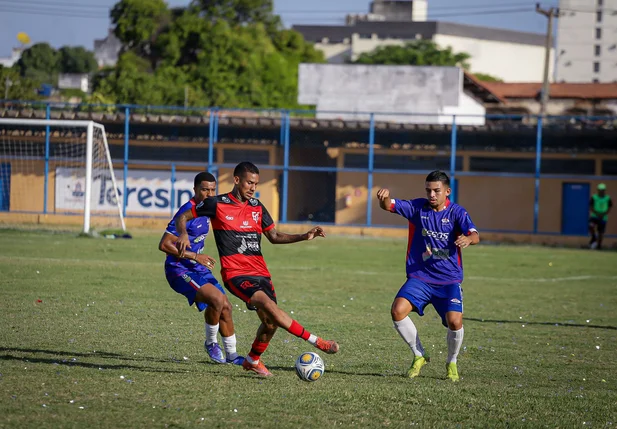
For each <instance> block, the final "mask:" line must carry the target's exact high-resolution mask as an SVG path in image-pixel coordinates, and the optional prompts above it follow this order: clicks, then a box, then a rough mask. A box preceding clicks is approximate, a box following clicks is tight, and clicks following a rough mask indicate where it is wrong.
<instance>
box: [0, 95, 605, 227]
mask: <svg viewBox="0 0 617 429" xmlns="http://www.w3.org/2000/svg"><path fill="white" fill-rule="evenodd" d="M26 109H33V110H36V111H39V112H40V111H44V112H45V114H44V118H47V119H54V118H57V117H58V115H57V112H58V111H62V112H74V113H76V114H77V117H75V119H81V118H83V116H84V114H90V115H91V114H92V113H93V112H100V113H105V114H118V115H120V114H121V115H122V116H123V119H124V127H123V135H124V151H123V159H122V160H121V163H122V165H123V170H124V177H128V176H129V163H132V164H139V163H140V161H136V160H132V159H131V158H130V139H131V138H130V137H131V131H132V128H133V127H134V126H135V123H134V122H132V117H134V115H135V114H146V115H148V114H165V115H181V116H190V115H197V116H201V117H204V118H208V121H207V125H206V124H205V122H204V136H203V137H204V139H205V137H206V136H205V131H206V130H205V127H206V126H207V128H208V129H207V145H208V151H207V159H204V160H200V161H197V160H196V161H194V162H192V163H188V164H187V163H182V162H177V161H175V160H170V162H167V163H166V165H169V166H170V170H171V190H170V193H171V196H172V198H171V211H173V210H174V209H175V208H176V207H174V201H175V198H174V196H175V189H174V183H175V180H176V174H177V171H178V168H179V167H182V166H186V165H203V166H204V168H205V169H207V170H208V171H211V172H214V173H217V172H218V169H219V168H221V167H233V166H234V165H235V164H231V163H229V164H226V163H225V162H223V161H224V160H223V161H221V160H219V162H217V161H216V160H215V156H214V154H215V146H216V145H217V143H218V142H219V131H220V130H221V127H220V118H221V113H222V112H223V111H222V110H221V109H218V108H204V109H200V108H194V107H189V108H184V107H170V106H134V105H83V104H79V105H71V104H66V103H50V102H24V101H7V100H4V101H1V100H0V114H1V112H2V111H4V112H5V113H6V112H11V111H15V112H23V111H24V110H26ZM15 112H13V113H15ZM224 112H225V114H230V112H236V113H237V114H238V115H242V114H246V115H247V116H251V117H252V116H253V115H256V114H259V115H261V116H262V117H269V118H274V119H276V120H277V121H280V130H279V131H278V133H277V134H278V142H277V143H278V145H280V146H281V147H282V154H283V159H282V163H281V164H280V165H268V166H266V165H263V166H262V165H260V168H264V169H274V170H278V171H280V172H281V174H282V183H281V190H280V208H281V210H280V219H281V221H282V222H288V221H290V220H289V218H288V205H289V193H290V187H289V174H290V172H293V171H311V172H323V173H340V172H362V173H366V174H367V188H368V189H369V190H371V189H372V188H373V185H374V176H375V174H383V173H391V174H410V173H425V172H426V171H424V170H423V169H412V170H400V169H387V168H376V164H375V159H376V154H375V150H376V146H377V144H378V143H377V140H378V138H379V135H380V134H379V132H380V129H379V127H378V124H380V123H382V122H381V121H380V117H381V116H384V115H388V116H392V115H398V116H401V117H408V116H413V115H404V114H400V113H378V114H377V113H372V112H354V115H356V116H358V117H361V118H360V119H358V122H361V123H365V124H368V126H367V129H366V128H360V129H359V130H360V131H357V132H362V133H366V145H365V146H364V147H365V149H366V151H367V154H368V157H367V164H366V166H365V167H363V168H356V167H355V166H354V167H349V166H345V165H343V166H340V165H339V166H323V165H302V166H301V165H292V164H291V163H290V150H291V139H292V135H291V124H292V120H293V119H297V118H306V119H311V118H314V116H315V114H316V112H315V111H310V110H277V109H262V110H243V109H225V110H224ZM320 113H327V114H329V115H331V116H336V115H337V114H340V115H346V114H348V113H349V112H320ZM80 114H81V116H80ZM11 116H13V117H15V116H16V115H15V114H12V115H11ZM20 116H21V117H24V116H23V115H21V113H20ZM416 116H423V117H427V116H435V115H434V114H433V115H429V114H418V115H416ZM440 117H441V119H442V120H444V118H445V120H447V123H443V124H442V128H441V129H442V130H443V129H446V130H447V132H448V133H449V139H448V141H449V147H448V149H447V150H448V152H449V166H448V168H447V169H446V170H448V172H449V175H450V177H451V181H452V196H451V199H452V200H453V201H455V202H456V201H457V194H458V186H457V182H458V179H459V177H466V176H486V177H519V178H533V179H534V205H533V229H532V230H530V231H517V232H525V233H539V232H542V231H540V228H539V217H540V184H541V180H542V179H544V178H576V179H577V180H593V181H597V180H604V181H615V180H617V175H615V176H614V175H613V174H615V173H610V174H609V175H606V174H602V171H600V174H598V171H597V170H596V171H594V174H586V175H585V174H583V175H580V174H579V175H571V174H567V172H565V174H546V173H543V172H542V158H543V153H544V151H543V139H544V136H545V133H546V132H547V130H550V129H556V128H559V127H561V128H563V129H566V128H567V127H568V126H576V127H577V129H588V130H594V132H613V131H615V130H616V124H617V117H584V116H567V117H566V116H551V117H546V118H541V117H537V116H533V115H485V116H478V115H443V114H442V115H440ZM100 122H102V123H103V124H105V122H106V119H105V117H103V120H101V121H100ZM401 122H406V121H404V120H402V121H401ZM486 122H488V123H489V124H502V123H504V122H505V123H506V124H509V125H507V126H506V128H508V127H514V128H516V127H519V128H520V127H522V128H524V129H526V130H528V131H529V130H531V131H533V136H534V137H533V139H534V141H533V143H532V142H529V141H528V142H526V146H530V143H532V145H533V146H534V147H535V163H534V166H535V171H533V172H523V173H520V172H505V171H494V172H478V171H476V172H472V171H464V169H463V168H461V167H460V166H458V165H457V162H458V158H457V154H458V146H459V141H460V139H461V130H462V129H464V128H465V127H471V128H473V127H478V126H480V127H486V125H483V123H486ZM469 123H472V125H465V124H469ZM473 123H476V125H473ZM478 124H480V125H478ZM140 125H141V126H147V124H140ZM489 128H490V127H489ZM607 130H608V131H607ZM472 132H473V130H472ZM615 132H616V133H617V131H615ZM116 158H117V157H116ZM615 159H617V157H616V158H615ZM44 160H45V185H46V186H45V188H44V189H45V195H44V208H45V209H44V211H45V212H47V207H48V204H47V202H48V201H47V200H48V195H47V189H48V187H47V181H48V176H49V162H50V139H49V127H47V129H46V138H45V158H44ZM118 161H120V160H119V159H114V162H118ZM147 163H148V164H152V161H148V162H147ZM429 170H432V168H430V169H429ZM122 195H123V196H124V197H123V198H124V205H123V206H124V210H125V215H126V206H127V204H126V203H127V199H128V194H127V180H125V181H124V189H123V192H122ZM372 204H373V201H372V198H369V199H368V202H367V205H366V223H365V226H375V222H374V220H373V219H374V216H373V213H372V210H373V208H372Z"/></svg>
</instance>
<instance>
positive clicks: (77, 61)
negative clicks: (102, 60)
mask: <svg viewBox="0 0 617 429" xmlns="http://www.w3.org/2000/svg"><path fill="white" fill-rule="evenodd" d="M58 53H59V55H60V59H59V61H60V67H59V68H60V71H61V72H62V73H93V72H95V71H96V70H97V69H98V63H97V62H96V58H95V57H94V53H93V52H92V51H88V50H86V49H85V48H83V47H81V46H77V47H71V46H63V47H62V48H60V50H59V51H58Z"/></svg>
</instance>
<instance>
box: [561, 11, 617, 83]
mask: <svg viewBox="0 0 617 429" xmlns="http://www.w3.org/2000/svg"><path fill="white" fill-rule="evenodd" d="M559 10H560V15H559V19H558V20H557V21H558V23H557V29H558V34H557V52H558V53H559V54H558V56H557V73H556V80H557V81H558V82H617V0H560V2H559Z"/></svg>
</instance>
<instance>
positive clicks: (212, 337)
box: [206, 323, 219, 344]
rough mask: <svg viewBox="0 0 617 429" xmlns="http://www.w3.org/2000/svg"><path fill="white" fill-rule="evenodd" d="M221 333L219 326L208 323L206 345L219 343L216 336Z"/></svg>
mask: <svg viewBox="0 0 617 429" xmlns="http://www.w3.org/2000/svg"><path fill="white" fill-rule="evenodd" d="M218 332H219V324H218V323H217V324H216V325H208V323H206V344H212V343H216V342H218V340H217V338H216V334H218Z"/></svg>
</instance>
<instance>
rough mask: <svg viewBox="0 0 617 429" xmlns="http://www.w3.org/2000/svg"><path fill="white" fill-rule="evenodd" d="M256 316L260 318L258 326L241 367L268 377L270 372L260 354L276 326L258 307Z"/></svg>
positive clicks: (270, 374) (267, 344)
mask: <svg viewBox="0 0 617 429" xmlns="http://www.w3.org/2000/svg"><path fill="white" fill-rule="evenodd" d="M256 311H257V316H258V317H259V320H261V324H260V325H259V328H257V334H256V335H255V341H253V344H252V345H251V351H250V352H249V353H248V354H247V356H246V360H245V361H244V363H243V364H242V367H243V368H244V369H245V370H247V371H253V372H255V373H256V374H258V375H261V376H262V377H270V376H272V373H271V372H270V371H268V368H266V366H265V365H264V364H263V362H262V361H261V355H262V354H263V353H264V352H265V351H266V349H267V348H268V346H269V345H270V340H271V339H272V337H273V336H274V334H275V333H276V329H277V326H276V324H275V323H274V322H273V321H272V319H271V318H270V316H269V315H268V314H267V313H266V312H265V311H263V310H262V309H260V308H258V309H257V310H256Z"/></svg>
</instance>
